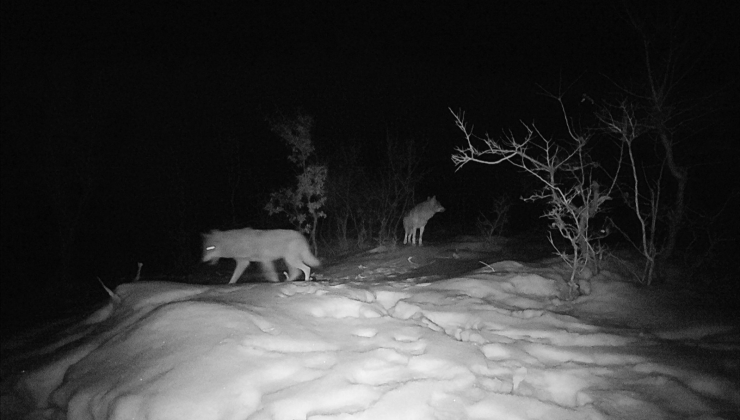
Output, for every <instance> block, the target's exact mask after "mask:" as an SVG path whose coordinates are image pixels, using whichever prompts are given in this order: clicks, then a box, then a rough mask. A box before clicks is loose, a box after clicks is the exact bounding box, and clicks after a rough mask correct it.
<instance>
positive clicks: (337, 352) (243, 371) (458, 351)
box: [1, 262, 740, 420]
mask: <svg viewBox="0 0 740 420" xmlns="http://www.w3.org/2000/svg"><path fill="white" fill-rule="evenodd" d="M558 278H559V275H558V274H557V273H556V272H555V271H554V270H547V269H546V268H545V269H543V268H542V267H539V268H537V269H534V268H532V267H526V266H523V265H521V264H519V263H515V262H503V263H499V264H497V265H494V266H492V267H487V268H485V269H484V270H480V271H479V272H476V273H471V274H470V275H467V276H465V277H463V278H454V279H448V280H440V281H435V282H427V283H417V282H415V281H413V280H407V281H395V282H394V281H385V282H372V283H368V282H343V283H332V282H295V283H278V284H248V285H235V286H190V285H183V284H176V283H145V282H143V283H132V284H125V285H122V286H120V287H119V288H118V289H117V291H116V292H117V294H118V295H120V296H121V298H122V302H121V303H115V302H111V303H110V304H109V305H108V306H107V307H105V308H102V309H101V310H100V311H98V312H97V313H95V314H93V315H91V316H90V317H89V318H88V319H86V320H85V321H82V322H80V323H77V324H75V325H72V326H70V327H69V329H68V330H66V331H64V332H61V333H59V334H58V335H57V336H56V338H55V339H54V340H53V344H51V345H49V346H47V347H43V348H37V349H36V350H35V351H34V352H32V353H25V354H23V355H22V356H20V357H17V358H15V359H12V360H6V361H4V371H6V372H7V370H8V365H9V364H10V365H12V367H16V368H20V367H23V368H24V369H25V370H24V371H22V372H18V373H17V374H16V375H13V376H8V375H7V374H6V375H5V376H6V377H4V378H3V387H2V389H3V392H2V400H1V402H2V412H1V413H2V416H3V419H6V418H12V417H21V416H24V415H25V416H27V417H26V418H32V419H58V418H65V416H66V418H69V419H75V420H87V419H148V420H163V419H172V420H175V419H177V420H188V419H193V420H246V419H250V420H253V419H254V420H257V419H260V420H262V419H265V420H266V419H276V420H295V419H312V420H319V419H336V420H340V419H341V420H349V419H365V420H391V419H399V420H415V419H420V420H421V419H444V420H453V419H455V420H457V419H562V420H578V419H625V420H626V419H630V420H633V419H646V420H647V419H704V420H707V419H718V418H724V419H731V418H737V417H735V416H736V415H737V413H738V410H740V391H739V389H738V382H737V378H738V376H737V375H738V371H739V368H740V366H739V363H738V358H737V354H738V353H737V350H738V348H737V343H738V338H737V336H738V330H737V329H733V327H732V326H731V325H729V323H728V324H726V325H725V324H723V323H713V324H703V323H700V322H693V323H692V322H688V321H687V322H686V323H685V324H676V323H675V319H672V318H670V317H671V316H673V315H672V314H669V313H666V311H665V310H661V308H659V307H656V303H655V300H652V299H649V298H645V294H644V293H642V292H643V291H637V290H635V288H634V287H633V286H631V285H629V284H626V283H623V282H620V281H619V279H616V278H614V276H613V275H611V276H610V275H609V273H605V274H603V275H602V274H600V275H599V276H597V277H595V278H594V279H593V280H592V294H591V295H590V296H586V297H582V298H579V299H578V300H577V301H575V302H570V303H568V302H562V301H561V300H560V299H558V298H557V296H558V295H559V294H561V293H562V290H561V289H560V288H559V285H561V284H562V282H561V281H559V280H558ZM728 321H733V320H728Z"/></svg>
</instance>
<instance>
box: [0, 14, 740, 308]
mask: <svg viewBox="0 0 740 420" xmlns="http://www.w3.org/2000/svg"><path fill="white" fill-rule="evenodd" d="M731 3H732V2H716V3H712V4H710V5H701V6H700V5H698V4H694V3H693V2H665V3H660V2H647V3H645V2H635V3H634V4H632V3H629V2H626V3H625V2H570V1H568V2H554V1H542V2H540V1H523V2H479V3H476V4H473V3H471V4H466V3H457V2H421V1H404V2H359V3H358V2H280V1H277V2H273V1H264V2H215V3H213V2H207V3H202V2H198V4H194V5H190V4H187V5H186V4H185V3H183V2H35V1H6V0H3V1H2V11H1V13H0V16H1V17H0V19H1V20H2V25H1V26H0V33H1V35H2V37H1V39H0V41H1V42H2V45H1V48H2V64H1V65H2V80H1V82H2V83H1V88H2V90H1V93H2V96H1V98H0V99H1V106H2V115H1V118H2V126H1V130H2V131H1V135H2V267H3V269H2V308H3V309H2V311H3V319H4V321H5V320H7V319H9V318H17V317H25V316H26V314H29V315H28V317H33V315H32V312H35V311H37V310H38V308H39V307H45V308H50V307H53V306H54V305H55V304H56V303H58V301H60V300H69V301H75V300H76V299H78V298H76V297H75V296H77V297H79V296H81V295H85V296H92V297H93V298H98V299H100V298H103V297H104V296H105V294H104V292H103V291H102V290H101V289H100V287H99V286H98V284H97V281H96V280H95V277H98V276H100V277H101V278H104V279H106V280H111V281H112V282H114V283H115V282H116V281H118V280H117V279H120V278H122V277H128V278H130V277H132V276H133V275H134V273H135V271H136V262H139V261H141V262H144V264H145V270H146V271H147V272H148V273H166V274H172V275H183V274H187V273H189V272H191V271H192V270H193V267H194V266H195V265H196V264H197V263H198V257H199V252H200V248H199V247H200V245H199V233H200V232H203V231H206V230H209V229H211V228H231V227H241V226H253V227H262V228H271V227H286V222H285V220H281V219H279V218H274V217H273V218H270V217H268V216H267V213H266V212H265V211H264V209H263V208H264V205H265V203H266V201H267V199H268V197H269V194H270V192H272V191H275V190H277V189H279V188H281V187H284V186H286V185H287V184H289V183H290V182H292V180H293V179H294V178H293V177H294V172H293V171H292V169H291V167H290V165H289V162H288V161H287V155H288V153H289V151H288V149H287V147H286V146H285V145H284V144H283V143H282V142H281V141H280V140H279V139H278V138H277V137H276V136H275V135H274V134H272V133H271V132H270V130H269V126H268V124H267V122H266V118H269V117H270V116H273V115H276V114H281V113H287V114H290V113H294V112H299V111H300V112H305V113H306V114H309V115H312V116H313V117H314V119H315V129H314V132H313V141H314V143H315V145H316V149H317V156H319V159H320V160H321V162H322V163H325V164H328V165H329V177H330V179H337V178H342V177H343V176H345V177H344V178H342V179H343V182H346V183H348V184H346V185H349V186H351V187H352V188H351V189H353V190H354V192H355V193H356V195H357V196H358V197H360V198H356V199H361V197H364V196H365V195H367V194H368V191H363V188H366V186H367V183H366V182H365V183H363V182H361V181H362V180H365V181H367V180H368V179H369V180H375V179H378V177H379V176H380V173H382V171H384V170H385V169H384V168H387V165H386V163H387V162H386V160H387V157H388V156H387V154H386V145H387V144H388V142H389V141H394V142H396V143H399V144H407V142H409V141H413V142H414V144H418V145H419V148H418V157H419V159H420V168H421V170H422V171H423V173H424V174H425V176H424V177H423V178H421V180H420V181H419V182H418V184H416V186H415V188H414V191H415V195H416V197H415V199H416V201H420V200H421V199H424V198H426V197H427V196H428V195H437V197H438V199H439V200H440V201H441V202H442V203H443V204H444V205H445V207H446V208H447V212H446V213H445V215H444V216H443V217H444V219H442V220H443V224H444V225H445V226H447V227H448V229H449V230H450V231H451V233H454V232H458V233H464V232H466V231H470V229H474V224H473V221H474V220H475V217H476V215H477V214H478V213H479V212H480V211H482V210H486V209H489V208H490V206H491V203H492V201H493V200H494V199H495V198H496V197H498V196H500V195H510V196H512V197H513V198H515V199H516V198H518V197H519V196H520V195H522V193H523V191H526V190H527V189H528V188H532V181H531V180H529V179H527V177H526V176H523V175H522V174H520V173H518V172H516V171H515V170H513V169H512V168H510V167H504V166H502V167H484V166H473V165H470V166H467V167H465V168H463V169H462V170H461V171H459V172H457V173H455V172H454V167H453V165H452V162H451V160H450V155H451V153H452V151H453V148H454V147H455V146H459V145H461V142H462V141H463V139H462V137H461V135H460V133H459V132H458V131H457V130H456V128H455V127H454V123H453V120H452V116H451V115H450V113H449V111H448V107H449V108H452V109H455V110H457V109H462V110H465V111H467V114H466V115H467V118H468V119H469V120H470V121H471V122H473V123H475V124H476V132H479V133H481V134H483V133H485V132H489V133H491V134H493V135H495V134H496V133H500V132H501V130H508V129H513V130H516V129H518V128H519V127H520V126H519V121H520V120H524V121H527V122H531V121H532V120H534V121H536V122H537V125H538V126H539V127H540V129H541V130H542V131H543V132H545V133H552V135H553V136H558V135H562V131H559V130H562V128H563V127H562V123H561V122H562V121H561V115H560V113H559V110H558V108H557V104H556V103H555V102H554V101H551V100H548V99H547V98H544V97H543V96H541V95H539V94H538V93H539V92H540V90H539V88H538V85H540V86H542V87H545V88H547V89H550V90H553V91H557V90H558V89H560V88H562V87H565V86H569V90H568V92H567V94H566V96H565V98H566V105H567V106H568V108H569V112H570V113H571V114H570V115H571V117H572V118H574V119H575V120H576V121H577V122H578V123H579V124H582V125H583V126H588V125H589V124H591V123H592V122H593V112H594V111H595V110H594V109H593V108H592V107H589V104H588V103H587V102H583V101H582V100H581V99H582V98H583V95H584V94H587V95H589V97H591V98H595V99H597V100H604V101H606V100H607V99H610V98H615V97H617V96H618V95H619V94H620V89H619V87H618V86H620V85H621V86H630V87H634V88H636V89H637V88H639V87H640V83H641V82H640V81H641V80H643V79H642V75H643V72H644V66H642V63H643V62H642V56H641V54H642V53H641V51H642V46H643V45H642V44H641V39H640V38H639V37H638V36H637V34H636V33H635V31H634V30H633V28H631V27H630V25H629V23H628V21H627V18H626V16H627V15H626V13H625V11H626V10H631V11H632V13H634V14H635V15H637V16H640V17H641V18H642V19H643V20H644V21H645V22H646V25H647V26H648V30H650V31H652V32H655V33H660V29H661V25H664V24H665V22H669V21H671V19H674V18H680V19H683V20H682V21H681V22H682V25H683V26H682V27H681V28H682V29H681V32H680V33H679V35H678V38H677V39H674V41H677V42H679V43H680V45H682V46H683V50H682V51H681V52H682V54H683V56H682V57H686V62H687V63H688V65H689V66H690V69H691V72H690V73H689V75H688V76H687V79H686V80H683V83H682V84H681V88H682V89H683V90H682V91H681V92H679V94H680V95H679V98H681V99H682V100H685V101H687V102H690V101H692V100H695V99H696V98H703V97H705V96H708V94H709V93H712V96H711V98H712V99H711V100H710V102H711V103H710V104H709V106H705V107H703V108H700V109H696V110H692V114H691V115H689V116H688V117H687V118H686V120H685V121H686V124H687V125H691V124H694V123H696V124H695V125H692V126H691V130H688V131H686V132H685V133H686V134H685V135H684V137H683V138H681V141H680V143H679V145H680V146H679V153H680V157H679V158H680V160H681V162H682V163H683V164H685V165H688V166H690V168H691V174H692V176H691V186H690V187H691V197H690V200H691V202H692V205H693V206H694V207H695V208H703V209H704V210H706V209H707V208H708V209H717V208H719V207H720V206H721V205H722V203H725V202H727V203H729V206H730V208H729V209H728V210H727V211H726V212H725V213H724V214H725V215H731V216H732V217H726V218H724V219H722V221H721V223H724V225H723V226H726V228H727V230H729V231H735V232H737V228H738V226H737V221H736V220H735V218H734V216H735V213H736V211H737V208H736V206H737V194H738V169H737V166H738V165H737V158H738V128H737V124H736V122H737V115H740V114H738V112H737V111H738V108H737V105H736V103H737V101H736V99H737V95H736V94H737V90H736V89H737V69H738V64H740V62H739V60H738V41H737V39H738V37H737V31H736V28H735V24H736V22H737V19H738V15H737V13H736V11H735V9H734V6H731ZM667 41H668V40H665V39H658V38H656V41H655V42H656V43H657V44H656V45H657V47H658V49H659V47H660V45H659V44H660V43H661V42H667ZM643 87H644V86H643ZM694 117H696V118H694ZM695 120H696V121H695ZM421 145H425V147H424V148H422V147H421ZM648 149H649V148H648ZM347 151H354V153H357V156H359V158H357V157H356V159H357V162H358V164H353V165H347V162H349V161H348V160H347V159H348V156H349V155H351V153H350V154H349V155H348V154H347ZM645 153H646V154H649V153H650V150H647V151H645ZM330 188H332V187H331V186H330ZM733 194H734V198H732V197H733ZM514 210H515V212H514V214H513V215H512V219H511V221H512V225H513V228H514V229H515V230H516V229H524V228H526V227H530V226H532V224H533V223H534V224H536V223H540V222H541V221H540V220H539V219H538V217H539V214H540V213H539V209H536V208H534V209H533V208H532V207H528V206H525V205H521V204H517V205H516V206H515V209H514ZM331 217H332V215H330V216H329V218H328V219H327V220H326V221H325V227H324V228H323V230H322V232H323V238H324V240H325V241H329V240H331V239H332V230H331V228H330V226H331V223H332V221H331ZM533 221H534V222H533ZM32 302H36V303H38V305H32V304H31V303H32ZM18 311H22V312H20V313H21V314H22V315H16V314H18V313H19V312H18Z"/></svg>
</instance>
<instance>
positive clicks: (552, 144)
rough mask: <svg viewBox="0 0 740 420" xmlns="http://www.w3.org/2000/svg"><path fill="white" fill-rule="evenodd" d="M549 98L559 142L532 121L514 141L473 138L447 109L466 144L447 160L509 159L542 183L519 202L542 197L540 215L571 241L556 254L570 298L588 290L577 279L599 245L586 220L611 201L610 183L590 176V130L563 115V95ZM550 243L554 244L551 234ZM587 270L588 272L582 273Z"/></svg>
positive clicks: (591, 265) (584, 276)
mask: <svg viewBox="0 0 740 420" xmlns="http://www.w3.org/2000/svg"><path fill="white" fill-rule="evenodd" d="M551 96H552V95H551ZM552 97H553V98H555V99H556V100H557V101H558V103H559V104H560V108H561V111H562V115H563V119H564V121H565V126H566V128H567V133H568V137H567V139H564V140H563V141H561V142H556V141H554V140H551V139H549V138H547V137H545V136H544V135H543V134H542V133H541V132H540V131H539V130H538V129H537V127H536V126H535V125H534V124H525V123H522V125H523V126H524V129H525V134H524V136H523V138H522V139H521V140H517V138H516V137H515V136H514V134H513V133H512V132H511V131H509V132H508V133H506V134H505V135H504V138H503V139H501V140H495V139H493V138H491V137H490V136H488V135H487V134H486V136H485V137H478V136H476V135H475V134H474V133H473V129H472V128H468V126H467V124H466V122H465V115H464V113H462V112H458V113H455V112H454V111H452V110H450V112H451V113H452V115H453V116H454V118H455V124H456V125H457V127H458V128H459V129H460V130H461V131H462V132H463V135H464V136H465V140H466V142H467V145H466V146H463V147H457V148H456V149H455V153H454V154H453V156H452V161H453V163H454V164H455V166H457V169H460V168H461V167H462V166H464V165H465V164H467V163H470V162H475V163H480V164H485V165H498V164H501V163H504V162H509V163H511V164H512V165H514V166H516V167H518V168H520V169H523V170H524V171H525V172H527V173H528V174H530V175H532V176H534V177H535V178H536V179H537V180H538V181H539V182H540V183H541V184H542V185H543V187H542V189H540V190H539V191H536V192H535V193H533V194H531V195H530V196H528V197H524V198H523V200H525V201H536V200H545V201H547V203H548V205H549V207H548V210H547V213H546V214H545V217H547V218H548V219H550V221H551V225H550V226H551V227H552V228H553V229H556V230H557V231H558V232H559V233H560V235H561V236H562V237H563V238H565V239H566V240H567V241H568V242H569V243H570V246H571V252H570V253H566V252H562V251H558V254H559V255H560V256H561V258H562V259H563V261H565V262H566V263H567V264H568V265H569V266H570V267H571V275H570V279H569V281H568V284H569V286H570V288H571V296H574V295H575V294H576V293H577V292H578V291H580V292H581V293H588V290H587V289H586V284H587V283H585V282H582V281H587V280H588V278H589V277H590V274H589V273H593V271H595V270H598V257H599V249H597V247H595V243H596V242H597V241H598V240H599V239H601V237H602V234H601V233H599V230H598V229H593V227H592V226H591V225H590V223H591V221H592V220H593V219H594V217H596V215H597V214H599V212H601V210H602V209H603V205H604V203H605V202H606V201H607V200H609V199H610V194H611V191H612V189H613V188H614V183H613V182H612V183H611V185H609V186H608V187H607V188H604V187H602V185H601V184H600V183H599V182H598V181H597V180H596V178H595V177H594V176H593V169H594V168H595V167H596V165H595V164H594V162H592V161H591V160H590V156H589V154H588V150H587V149H586V147H587V145H588V142H589V140H590V138H591V136H590V134H586V135H584V134H580V133H577V132H576V131H575V130H574V129H573V126H572V124H571V122H570V120H569V118H568V115H567V112H566V110H565V106H564V104H563V101H562V97H555V96H552ZM550 241H551V243H552V244H553V246H554V247H555V244H554V242H553V240H552V236H550ZM555 248H556V249H557V247H555ZM587 268H588V269H589V270H588V272H586V271H585V270H586V269H587ZM579 289H580V290H579Z"/></svg>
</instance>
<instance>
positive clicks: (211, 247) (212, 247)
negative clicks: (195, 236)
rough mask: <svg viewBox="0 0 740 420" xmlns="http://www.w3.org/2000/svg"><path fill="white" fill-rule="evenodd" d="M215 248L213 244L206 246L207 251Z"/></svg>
mask: <svg viewBox="0 0 740 420" xmlns="http://www.w3.org/2000/svg"><path fill="white" fill-rule="evenodd" d="M214 249H216V247H215V246H213V245H211V246H209V247H206V251H213V250H214Z"/></svg>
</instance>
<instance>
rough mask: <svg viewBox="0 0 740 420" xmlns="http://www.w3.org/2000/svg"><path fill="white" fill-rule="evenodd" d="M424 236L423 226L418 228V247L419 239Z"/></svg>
mask: <svg viewBox="0 0 740 420" xmlns="http://www.w3.org/2000/svg"><path fill="white" fill-rule="evenodd" d="M423 235H424V225H421V227H420V228H419V246H421V237H422V236H423Z"/></svg>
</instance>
